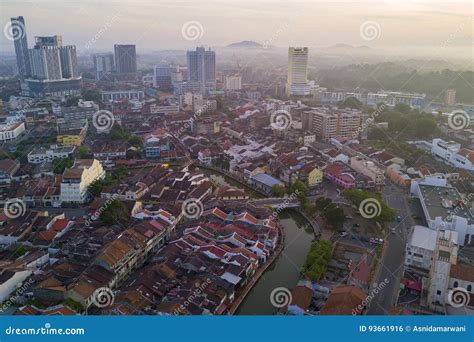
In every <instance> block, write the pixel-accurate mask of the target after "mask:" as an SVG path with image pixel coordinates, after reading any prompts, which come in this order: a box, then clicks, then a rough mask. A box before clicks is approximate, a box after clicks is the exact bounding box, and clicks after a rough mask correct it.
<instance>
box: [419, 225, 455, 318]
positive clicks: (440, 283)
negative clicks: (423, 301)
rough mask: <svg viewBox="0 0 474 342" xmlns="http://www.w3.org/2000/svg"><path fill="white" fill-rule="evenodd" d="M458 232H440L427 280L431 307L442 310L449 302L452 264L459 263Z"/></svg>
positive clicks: (426, 286) (426, 284)
mask: <svg viewBox="0 0 474 342" xmlns="http://www.w3.org/2000/svg"><path fill="white" fill-rule="evenodd" d="M456 240H457V236H456V232H451V231H443V232H440V233H439V235H438V237H437V240H436V248H435V251H434V253H433V261H432V263H431V269H430V274H429V279H428V281H427V282H425V284H424V287H425V290H426V289H427V290H428V296H427V303H428V306H429V307H430V308H431V309H434V310H441V309H442V308H443V307H444V305H445V304H446V303H447V302H448V287H449V277H450V272H451V267H452V265H455V264H456V263H457V258H458V245H457V244H456Z"/></svg>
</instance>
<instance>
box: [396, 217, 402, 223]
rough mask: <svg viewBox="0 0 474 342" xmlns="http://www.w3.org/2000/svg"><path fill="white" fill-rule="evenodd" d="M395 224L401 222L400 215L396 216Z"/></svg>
mask: <svg viewBox="0 0 474 342" xmlns="http://www.w3.org/2000/svg"><path fill="white" fill-rule="evenodd" d="M397 222H398V223H400V222H402V217H401V216H400V215H398V216H397Z"/></svg>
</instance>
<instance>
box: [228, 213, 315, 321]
mask: <svg viewBox="0 0 474 342" xmlns="http://www.w3.org/2000/svg"><path fill="white" fill-rule="evenodd" d="M280 221H281V223H282V225H283V227H284V229H285V234H286V238H285V248H284V249H283V252H282V253H281V254H280V256H279V257H278V258H277V259H276V260H275V262H274V263H273V264H272V265H271V266H270V267H269V268H268V269H267V270H266V271H265V273H264V274H263V275H262V277H261V278H260V279H259V281H258V282H257V284H255V286H254V287H253V289H252V290H251V291H250V293H249V294H248V295H247V297H246V298H245V299H244V301H243V302H242V304H241V305H240V306H239V308H238V310H237V312H236V315H273V314H275V313H276V312H277V310H278V309H277V308H276V307H274V306H273V305H272V304H271V302H270V293H271V292H272V290H273V289H275V288H277V287H286V288H288V289H290V290H291V289H293V287H295V285H296V283H297V282H298V280H299V277H300V269H301V266H302V265H303V263H304V260H305V258H306V254H308V251H309V248H310V246H311V242H312V241H313V239H314V234H313V231H312V228H311V226H308V225H307V224H306V222H305V220H304V219H303V218H302V217H300V216H299V215H297V214H295V213H291V214H289V213H283V214H280Z"/></svg>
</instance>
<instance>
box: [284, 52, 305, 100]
mask: <svg viewBox="0 0 474 342" xmlns="http://www.w3.org/2000/svg"><path fill="white" fill-rule="evenodd" d="M308 54H309V49H308V48H307V47H290V48H288V78H287V83H286V93H287V95H309V94H310V93H311V85H310V83H309V82H308Z"/></svg>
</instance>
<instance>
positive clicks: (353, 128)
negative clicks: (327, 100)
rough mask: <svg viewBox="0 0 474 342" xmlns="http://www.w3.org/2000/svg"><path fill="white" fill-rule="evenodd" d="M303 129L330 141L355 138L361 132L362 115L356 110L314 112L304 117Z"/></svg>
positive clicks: (304, 114) (307, 113)
mask: <svg viewBox="0 0 474 342" xmlns="http://www.w3.org/2000/svg"><path fill="white" fill-rule="evenodd" d="M302 121H303V128H304V129H307V130H309V131H312V132H314V133H315V134H316V136H317V137H318V138H319V139H321V140H323V141H329V140H331V138H339V137H340V138H354V134H355V132H358V131H360V126H361V113H360V112H359V111H356V110H346V111H341V110H337V111H329V110H322V109H321V110H319V109H318V110H312V111H310V112H306V113H303V115H302Z"/></svg>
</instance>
